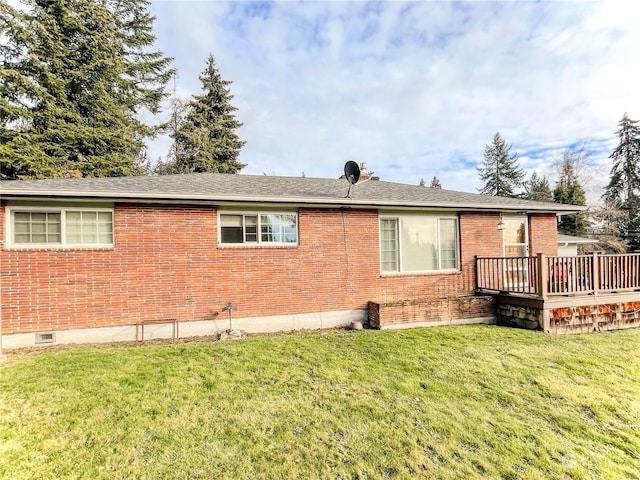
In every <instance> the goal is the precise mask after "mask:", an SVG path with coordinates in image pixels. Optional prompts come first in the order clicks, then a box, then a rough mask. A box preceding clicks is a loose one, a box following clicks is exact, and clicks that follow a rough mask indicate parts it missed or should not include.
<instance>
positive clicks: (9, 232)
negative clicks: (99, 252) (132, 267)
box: [5, 205, 115, 250]
mask: <svg viewBox="0 0 640 480" xmlns="http://www.w3.org/2000/svg"><path fill="white" fill-rule="evenodd" d="M14 212H32V213H59V214H60V243H15V242H14V241H13V219H14V216H13V213H14ZM66 212H111V238H112V239H113V241H112V242H111V243H67V242H66V237H67V231H66V229H67V227H66ZM5 219H6V221H5V223H6V231H5V234H6V236H5V238H6V243H7V247H8V248H12V249H25V250H34V249H40V250H42V249H60V250H64V249H100V248H113V247H114V246H115V214H114V209H113V208H112V207H53V206H47V207H41V206H24V207H22V206H20V205H12V206H7V207H6V209H5Z"/></svg>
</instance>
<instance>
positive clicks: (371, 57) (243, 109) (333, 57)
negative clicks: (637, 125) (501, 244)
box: [149, 0, 640, 196]
mask: <svg viewBox="0 0 640 480" xmlns="http://www.w3.org/2000/svg"><path fill="white" fill-rule="evenodd" d="M639 5H640V2H597V1H591V2H575V1H571V2H539V1H536V2H529V1H518V2H497V1H484V2H476V1H474V2H445V1H439V2H400V1H394V2H361V1H344V2H336V1H324V2H320V1H316V2H294V1H286V2H222V1H178V0H174V1H152V3H151V6H150V9H151V12H152V13H153V14H154V15H155V16H156V23H155V34H156V36H157V43H156V47H157V48H158V49H159V50H161V51H163V52H164V53H165V54H166V55H170V56H173V57H175V61H174V66H175V67H176V68H177V70H178V72H179V77H178V79H177V91H178V94H179V95H180V96H181V97H184V98H188V97H189V96H190V95H191V94H194V93H198V92H199V90H200V82H199V80H198V75H199V74H200V72H201V71H202V70H203V68H204V65H205V59H206V57H207V56H208V54H209V53H212V54H213V55H214V56H215V58H216V63H217V66H218V69H219V70H220V72H221V74H222V76H223V78H225V79H227V80H231V81H232V82H233V84H232V85H231V93H232V94H233V95H234V99H233V101H232V103H233V104H234V105H235V106H236V107H237V108H238V111H237V118H238V119H239V120H240V121H241V122H243V123H244V126H243V127H242V128H241V129H240V130H239V131H238V134H239V135H240V137H241V138H242V139H243V140H246V142H247V143H246V145H245V147H244V148H243V150H242V153H241V158H240V160H241V161H242V162H243V163H246V164H247V167H246V168H245V169H244V170H243V171H242V172H243V173H245V174H262V173H267V174H277V175H285V176H300V175H301V174H302V172H304V173H305V174H306V175H307V176H313V177H338V176H339V175H340V174H341V173H342V168H343V165H344V163H345V162H346V161H347V160H355V161H357V162H366V163H367V164H368V166H369V169H370V170H373V171H375V173H376V174H377V175H379V176H380V177H381V179H383V180H389V181H397V182H402V183H409V184H417V183H418V182H419V181H420V179H421V178H424V179H425V180H426V181H427V183H428V182H430V180H431V178H432V177H433V176H434V175H436V176H437V177H438V178H439V179H440V181H441V183H442V185H443V187H444V188H449V189H453V190H463V191H472V192H473V191H476V188H478V187H480V186H481V184H480V181H479V179H478V175H477V171H476V166H477V165H479V164H480V163H481V162H482V158H483V151H484V147H485V145H486V144H487V143H489V142H490V141H491V138H492V136H493V134H494V133H495V132H500V133H501V135H502V136H503V137H504V138H505V139H506V140H507V142H509V143H510V144H512V152H513V153H517V154H518V155H519V158H520V165H521V166H522V167H523V168H524V169H525V170H526V171H527V172H528V173H531V172H533V171H538V172H539V173H549V174H552V173H553V171H552V170H553V169H552V159H553V158H554V156H557V155H558V154H559V153H560V152H561V151H562V150H563V149H564V148H566V147H568V146H570V145H585V147H586V148H587V149H588V150H589V151H590V152H591V153H592V159H593V162H594V164H596V166H598V165H599V166H600V167H601V169H602V174H601V175H596V176H595V179H594V180H592V182H593V184H592V185H588V188H589V189H591V190H592V196H594V195H597V194H599V191H598V189H599V188H600V187H601V186H602V185H603V184H604V183H606V175H607V173H608V169H609V165H610V164H609V160H608V159H607V157H608V155H609V154H610V152H611V150H612V149H613V147H614V146H615V144H616V138H615V135H614V132H615V131H616V130H617V123H618V121H619V120H620V118H621V117H622V115H623V114H624V113H625V112H627V113H628V114H629V116H630V117H631V118H633V119H638V118H640V89H639V88H638V87H637V81H638V77H637V76H636V71H637V66H638V65H640V33H639V32H640V29H638V28H637V19H638V18H640V6H639ZM168 146H169V140H168V139H167V138H159V139H157V140H155V141H154V142H152V143H151V144H150V146H149V156H150V157H151V158H152V159H155V158H157V157H158V156H160V155H165V154H166V152H167V150H168ZM594 192H595V193H594Z"/></svg>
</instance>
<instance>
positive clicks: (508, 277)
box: [476, 252, 640, 298]
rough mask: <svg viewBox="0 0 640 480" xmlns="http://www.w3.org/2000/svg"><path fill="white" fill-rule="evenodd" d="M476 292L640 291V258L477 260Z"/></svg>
mask: <svg viewBox="0 0 640 480" xmlns="http://www.w3.org/2000/svg"><path fill="white" fill-rule="evenodd" d="M476 288H477V290H478V291H479V292H503V293H522V294H527V295H536V296H539V297H542V298H546V297H548V296H554V295H556V296H558V295H588V294H591V295H597V294H599V293H610V292H619V291H626V290H640V254H638V253H633V254H620V255H610V254H600V253H597V252H596V253H593V254H591V255H578V256H573V257H552V256H547V255H543V254H539V255H537V256H535V257H476Z"/></svg>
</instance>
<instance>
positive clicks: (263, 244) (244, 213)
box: [218, 209, 300, 248]
mask: <svg viewBox="0 0 640 480" xmlns="http://www.w3.org/2000/svg"><path fill="white" fill-rule="evenodd" d="M225 215H228V216H240V217H242V227H241V228H242V242H223V241H222V217H223V216H225ZM263 215H281V216H285V215H293V216H294V217H295V221H296V225H295V229H296V241H295V242H269V241H264V240H263V239H262V236H263V232H262V218H261V217H262V216H263ZM247 217H255V218H256V225H255V228H256V233H255V235H256V241H250V242H248V241H246V237H247V232H246V220H245V219H246V218H247ZM298 245H300V216H299V215H298V212H297V211H286V210H226V209H225V210H218V247H222V248H251V247H253V248H256V247H259V248H270V247H297V246H298Z"/></svg>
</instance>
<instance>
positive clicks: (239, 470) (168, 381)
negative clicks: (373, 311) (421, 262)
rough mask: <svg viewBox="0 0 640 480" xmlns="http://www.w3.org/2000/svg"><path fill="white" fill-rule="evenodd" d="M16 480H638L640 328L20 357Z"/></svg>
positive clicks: (6, 380)
mask: <svg viewBox="0 0 640 480" xmlns="http://www.w3.org/2000/svg"><path fill="white" fill-rule="evenodd" d="M0 478H2V479H5V478H6V479H23V478H33V479H49V478H50V479H61V478H86V479H100V478H110V479H111V478H122V479H132V478H133V479H135V478H141V479H142V478H149V479H160V478H161V479H171V478H183V479H198V478H203V479H213V478H247V479H259V478H268V479H273V478H304V479H313V478H322V479H327V478H329V479H333V478H407V479H410V478H437V479H447V478H465V479H467V478H514V479H515V478H530V479H534V478H539V479H549V478H552V479H553V478H558V479H579V478H585V479H587V478H604V479H624V478H640V330H634V331H625V332H614V333H601V334H590V335H581V336H549V335H545V334H542V333H536V332H529V331H523V330H515V329H506V328H500V327H495V326H469V327H453V328H432V329H416V330H405V331H383V332H380V331H364V332H358V333H355V332H344V331H326V332H306V333H297V334H291V335H274V336H263V337H254V338H249V339H245V340H242V341H234V342H211V343H207V342H200V343H198V342H190V343H189V342H184V343H183V342H178V343H175V344H165V343H163V344H159V343H155V344H152V343H148V344H143V345H141V346H138V347H136V346H131V345H116V346H98V347H96V346H91V347H72V348H66V349H55V350H52V351H39V352H11V353H10V355H9V361H8V362H7V363H5V364H2V365H1V366H0Z"/></svg>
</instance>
